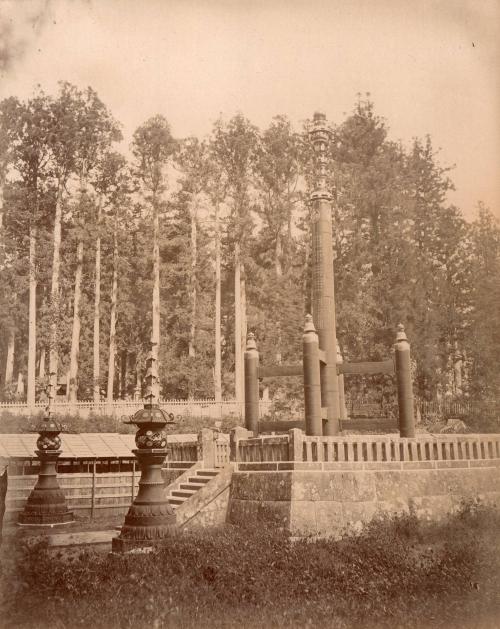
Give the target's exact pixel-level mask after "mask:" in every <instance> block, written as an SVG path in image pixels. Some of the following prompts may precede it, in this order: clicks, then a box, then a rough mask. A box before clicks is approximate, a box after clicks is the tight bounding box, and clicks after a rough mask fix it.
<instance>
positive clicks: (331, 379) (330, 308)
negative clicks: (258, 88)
mask: <svg viewBox="0 0 500 629" xmlns="http://www.w3.org/2000/svg"><path fill="white" fill-rule="evenodd" d="M310 137H311V141H312V144H313V146H314V152H315V156H316V185H315V189H314V191H313V192H312V194H311V197H310V202H311V205H312V311H313V320H314V323H315V325H316V330H317V332H318V338H319V347H320V349H322V350H323V351H324V352H325V358H326V364H323V365H321V406H322V407H323V413H325V411H326V419H325V417H324V416H323V434H324V435H337V434H338V433H339V432H340V422H339V417H340V405H339V383H338V378H337V366H336V361H337V340H336V339H337V332H336V322H335V289H334V280H333V239H332V195H331V194H330V192H329V191H328V190H327V187H326V163H327V161H328V157H327V151H328V143H329V141H330V131H329V128H328V126H327V124H326V117H325V115H324V114H323V113H318V112H316V113H315V114H314V117H313V125H312V129H311V132H310Z"/></svg>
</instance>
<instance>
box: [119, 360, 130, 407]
mask: <svg viewBox="0 0 500 629" xmlns="http://www.w3.org/2000/svg"><path fill="white" fill-rule="evenodd" d="M127 380H128V352H127V350H126V349H124V350H123V351H122V352H121V356H120V397H121V398H122V400H124V399H125V398H126V397H127Z"/></svg>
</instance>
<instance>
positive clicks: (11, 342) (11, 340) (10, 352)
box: [5, 328, 16, 387]
mask: <svg viewBox="0 0 500 629" xmlns="http://www.w3.org/2000/svg"><path fill="white" fill-rule="evenodd" d="M15 346H16V333H15V331H14V329H13V328H11V329H10V330H9V337H8V339H7V359H6V361H5V386H6V387H8V386H9V385H11V384H12V376H13V375H14V350H15Z"/></svg>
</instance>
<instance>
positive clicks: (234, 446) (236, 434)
mask: <svg viewBox="0 0 500 629" xmlns="http://www.w3.org/2000/svg"><path fill="white" fill-rule="evenodd" d="M251 437H253V433H252V432H251V431H250V430H247V429H246V428H243V426H236V428H233V429H232V430H231V432H230V433H229V460H230V461H231V462H232V463H237V462H238V461H239V460H240V457H239V450H238V442H239V440H240V439H250V438H251Z"/></svg>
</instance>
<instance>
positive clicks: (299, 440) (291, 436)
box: [288, 428, 304, 462]
mask: <svg viewBox="0 0 500 629" xmlns="http://www.w3.org/2000/svg"><path fill="white" fill-rule="evenodd" d="M303 448H304V433H303V432H302V430H300V428H292V429H291V430H289V431H288V459H289V461H299V462H300V461H302V460H303V458H304V453H303Z"/></svg>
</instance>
